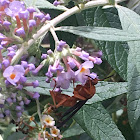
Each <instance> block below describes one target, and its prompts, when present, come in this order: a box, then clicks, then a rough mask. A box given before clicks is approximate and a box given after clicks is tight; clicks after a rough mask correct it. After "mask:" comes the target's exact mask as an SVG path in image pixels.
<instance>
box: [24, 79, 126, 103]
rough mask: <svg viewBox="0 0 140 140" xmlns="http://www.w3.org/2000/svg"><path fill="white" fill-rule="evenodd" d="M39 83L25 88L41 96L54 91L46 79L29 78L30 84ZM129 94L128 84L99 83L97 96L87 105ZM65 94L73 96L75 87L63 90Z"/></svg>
mask: <svg viewBox="0 0 140 140" xmlns="http://www.w3.org/2000/svg"><path fill="white" fill-rule="evenodd" d="M35 80H38V81H39V87H36V88H33V87H25V89H26V90H28V91H31V92H39V93H40V94H44V95H50V92H49V90H52V88H51V87H50V84H49V83H46V82H45V80H46V78H45V77H28V82H33V81H35ZM124 93H127V82H103V81H99V82H98V84H97V85H96V94H95V95H94V96H93V97H92V98H91V99H89V100H88V102H87V103H86V104H92V103H96V102H100V101H103V100H106V99H109V98H112V97H116V96H118V95H121V94H124ZM63 94H67V95H69V96H73V86H72V85H71V86H70V87H69V89H67V90H63Z"/></svg>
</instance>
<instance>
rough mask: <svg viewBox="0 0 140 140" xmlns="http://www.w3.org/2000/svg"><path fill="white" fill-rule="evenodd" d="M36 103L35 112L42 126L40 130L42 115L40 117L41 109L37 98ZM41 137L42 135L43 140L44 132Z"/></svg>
mask: <svg viewBox="0 0 140 140" xmlns="http://www.w3.org/2000/svg"><path fill="white" fill-rule="evenodd" d="M36 105H37V113H38V116H39V120H40V123H41V127H42V130H43V122H42V117H41V110H40V103H39V100H36ZM43 137H44V140H45V135H44V133H43Z"/></svg>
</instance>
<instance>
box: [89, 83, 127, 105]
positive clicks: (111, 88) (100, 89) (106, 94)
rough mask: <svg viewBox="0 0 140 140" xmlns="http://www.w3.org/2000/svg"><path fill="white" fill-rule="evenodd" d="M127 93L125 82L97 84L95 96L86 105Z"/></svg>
mask: <svg viewBox="0 0 140 140" xmlns="http://www.w3.org/2000/svg"><path fill="white" fill-rule="evenodd" d="M124 93H127V82H119V83H118V82H99V83H98V84H97V86H96V94H95V95H94V96H93V97H92V98H91V99H89V100H88V101H87V103H86V104H92V103H96V102H100V101H103V100H106V99H109V98H112V97H116V96H118V95H121V94H124Z"/></svg>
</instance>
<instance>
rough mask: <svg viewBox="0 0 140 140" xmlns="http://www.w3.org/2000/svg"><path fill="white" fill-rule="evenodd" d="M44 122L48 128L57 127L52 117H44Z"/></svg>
mask: <svg viewBox="0 0 140 140" xmlns="http://www.w3.org/2000/svg"><path fill="white" fill-rule="evenodd" d="M42 121H43V123H44V125H46V126H47V127H48V126H50V127H52V126H54V125H55V121H54V118H52V117H51V116H50V115H43V117H42Z"/></svg>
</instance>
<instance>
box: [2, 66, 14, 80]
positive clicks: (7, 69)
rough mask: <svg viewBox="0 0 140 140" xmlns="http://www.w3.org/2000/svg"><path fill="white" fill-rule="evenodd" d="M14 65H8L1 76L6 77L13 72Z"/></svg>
mask: <svg viewBox="0 0 140 140" xmlns="http://www.w3.org/2000/svg"><path fill="white" fill-rule="evenodd" d="M13 70H14V67H13V66H9V67H7V68H6V69H5V71H4V72H3V77H5V78H7V77H9V76H10V75H11V73H12V72H13Z"/></svg>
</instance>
